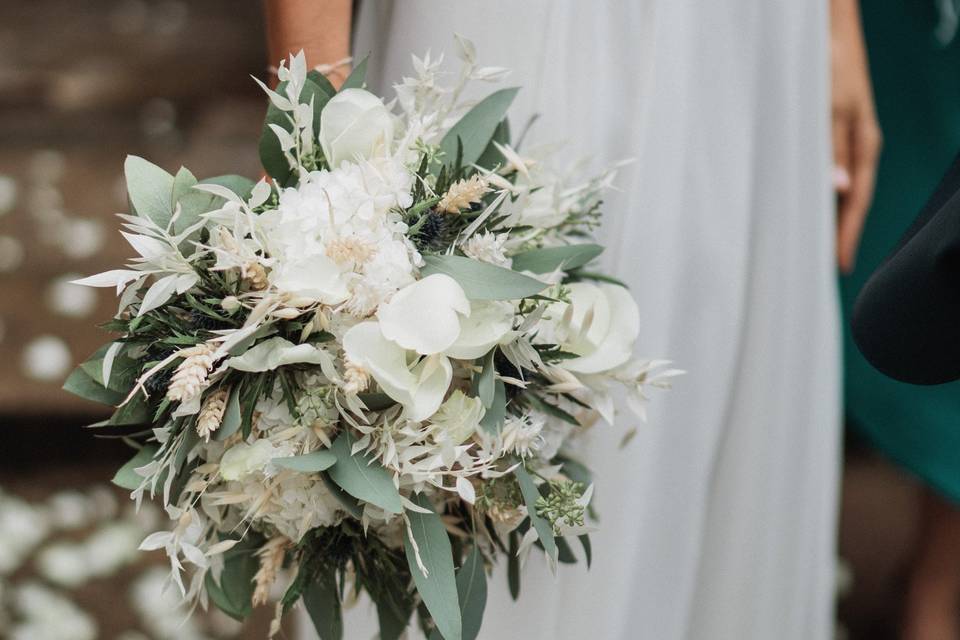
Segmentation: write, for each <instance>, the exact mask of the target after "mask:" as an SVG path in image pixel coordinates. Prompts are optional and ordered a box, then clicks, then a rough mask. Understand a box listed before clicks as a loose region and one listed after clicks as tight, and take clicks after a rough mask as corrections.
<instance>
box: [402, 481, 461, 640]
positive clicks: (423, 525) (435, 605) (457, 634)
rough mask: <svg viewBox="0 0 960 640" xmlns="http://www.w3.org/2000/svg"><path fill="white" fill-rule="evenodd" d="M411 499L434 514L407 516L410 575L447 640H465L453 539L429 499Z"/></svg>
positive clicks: (406, 535) (406, 546)
mask: <svg viewBox="0 0 960 640" xmlns="http://www.w3.org/2000/svg"><path fill="white" fill-rule="evenodd" d="M411 499H412V501H413V502H414V503H416V504H417V506H419V507H422V508H424V509H430V513H418V512H416V511H408V512H407V517H408V518H409V519H410V529H409V530H408V531H405V532H404V536H403V548H404V550H405V552H406V555H407V564H408V566H409V568H410V573H411V574H413V581H414V583H415V584H416V585H417V591H418V592H419V593H420V597H421V598H423V602H424V604H425V605H426V607H427V609H428V610H429V611H430V615H431V616H432V617H433V620H434V622H435V623H436V625H437V630H438V631H439V632H440V633H441V635H442V636H443V638H444V640H462V638H463V632H462V628H463V623H462V617H461V615H460V601H459V596H458V593H457V583H456V578H455V576H454V571H453V551H452V549H451V547H450V537H449V536H448V535H447V530H446V528H445V527H444V526H443V522H441V520H440V517H439V516H438V515H437V514H436V513H433V508H432V506H431V505H430V501H429V500H428V499H427V498H426V496H423V495H422V494H417V495H414V496H413V497H412V498H411ZM411 532H412V534H413V540H414V541H415V542H416V546H417V551H419V556H420V560H421V561H422V562H423V565H424V566H425V567H426V569H427V574H426V575H424V572H423V571H421V570H420V567H419V565H418V564H417V552H415V551H414V546H413V543H412V542H411V540H410V535H411Z"/></svg>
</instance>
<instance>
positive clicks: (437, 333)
mask: <svg viewBox="0 0 960 640" xmlns="http://www.w3.org/2000/svg"><path fill="white" fill-rule="evenodd" d="M460 315H464V316H468V315H470V302H469V301H468V300H467V296H466V295H465V294H464V292H463V289H462V288H461V287H460V285H459V284H457V281H456V280H454V279H453V278H451V277H450V276H448V275H444V274H441V273H436V274H433V275H430V276H427V277H426V278H424V279H423V280H418V281H417V282H414V283H413V284H411V285H408V286H406V287H404V288H403V289H401V290H400V291H398V292H397V293H396V294H394V296H393V298H392V299H391V300H390V302H387V303H386V304H383V305H381V306H380V310H379V311H378V312H377V317H378V319H379V320H380V329H381V331H382V332H383V335H384V337H386V338H387V339H388V340H393V341H394V342H396V343H397V344H398V345H400V346H401V347H404V348H406V349H412V350H413V351H416V352H417V353H419V354H422V355H431V354H434V353H440V352H442V351H444V350H445V349H447V348H449V347H450V346H451V345H453V344H454V342H456V340H457V338H458V337H459V335H460Z"/></svg>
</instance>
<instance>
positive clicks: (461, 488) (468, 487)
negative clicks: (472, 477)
mask: <svg viewBox="0 0 960 640" xmlns="http://www.w3.org/2000/svg"><path fill="white" fill-rule="evenodd" d="M457 493H459V494H460V497H461V498H463V500H464V501H465V502H469V503H470V504H473V503H474V501H475V500H476V499H477V492H476V491H474V489H473V485H472V484H471V483H470V481H469V480H467V479H466V478H464V477H462V476H461V477H459V478H457Z"/></svg>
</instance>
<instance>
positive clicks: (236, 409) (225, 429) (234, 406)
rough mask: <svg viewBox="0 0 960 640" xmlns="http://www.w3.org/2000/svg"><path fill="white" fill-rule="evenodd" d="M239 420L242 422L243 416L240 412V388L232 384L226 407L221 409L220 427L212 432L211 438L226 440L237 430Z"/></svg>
mask: <svg viewBox="0 0 960 640" xmlns="http://www.w3.org/2000/svg"><path fill="white" fill-rule="evenodd" d="M241 422H243V416H242V415H241V413H240V388H239V385H234V387H233V388H232V389H231V390H230V397H229V398H228V399H227V408H226V409H224V411H223V419H222V420H221V421H220V428H219V429H217V430H216V431H215V432H214V433H213V439H214V440H220V441H222V440H226V439H227V438H229V437H230V436H232V435H233V434H234V433H236V432H237V429H239V428H240V423H241Z"/></svg>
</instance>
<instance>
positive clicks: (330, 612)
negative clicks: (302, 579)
mask: <svg viewBox="0 0 960 640" xmlns="http://www.w3.org/2000/svg"><path fill="white" fill-rule="evenodd" d="M302 598H303V604H304V606H305V607H306V609H307V613H308V614H310V620H311V621H312V622H313V628H314V629H316V630H317V634H318V635H319V636H320V640H340V639H341V638H343V614H342V612H341V607H340V595H339V593H338V592H337V580H336V574H335V573H334V572H333V571H330V572H328V573H323V574H321V575H319V576H317V579H316V580H313V581H312V582H308V583H307V584H306V585H305V586H304V588H303V595H302Z"/></svg>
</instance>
